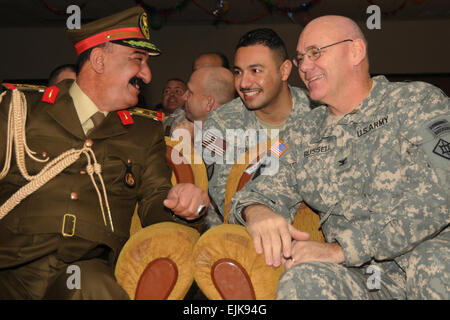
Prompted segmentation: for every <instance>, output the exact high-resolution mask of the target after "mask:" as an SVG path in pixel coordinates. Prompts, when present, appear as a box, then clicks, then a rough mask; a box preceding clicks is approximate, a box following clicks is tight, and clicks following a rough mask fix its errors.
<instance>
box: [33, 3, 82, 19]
mask: <svg viewBox="0 0 450 320" xmlns="http://www.w3.org/2000/svg"><path fill="white" fill-rule="evenodd" d="M86 3H87V1H86V2H85V3H82V4H80V5H79V7H80V9H83V8H84V6H86ZM42 4H43V5H44V6H45V7H46V8H47V9H48V10H50V11H51V12H53V13H54V14H57V15H59V16H65V15H67V13H66V8H64V9H59V8H57V7H55V6H52V5H51V4H50V3H48V1H45V0H42Z"/></svg>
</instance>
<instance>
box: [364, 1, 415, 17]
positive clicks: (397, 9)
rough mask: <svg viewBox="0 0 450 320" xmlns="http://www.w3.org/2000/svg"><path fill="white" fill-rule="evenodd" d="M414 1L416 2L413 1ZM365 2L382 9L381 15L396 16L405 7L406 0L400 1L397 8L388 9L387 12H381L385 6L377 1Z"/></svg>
mask: <svg viewBox="0 0 450 320" xmlns="http://www.w3.org/2000/svg"><path fill="white" fill-rule="evenodd" d="M414 1H415V2H418V1H417V0H414ZM419 1H420V0H419ZM367 2H368V3H370V4H371V5H378V6H379V7H380V8H381V9H382V10H381V13H382V14H383V15H385V16H391V15H394V14H396V13H397V12H399V11H400V10H402V9H403V8H404V7H405V5H406V2H407V0H402V1H401V2H400V4H399V5H398V6H396V7H394V8H392V9H389V10H386V9H384V10H383V7H385V6H383V5H381V3H377V2H378V1H373V0H367Z"/></svg>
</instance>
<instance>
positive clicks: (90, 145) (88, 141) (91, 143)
mask: <svg viewBox="0 0 450 320" xmlns="http://www.w3.org/2000/svg"><path fill="white" fill-rule="evenodd" d="M84 145H85V146H86V147H89V148H90V147H92V146H93V145H94V141H92V139H87V140H86V141H85V142H84Z"/></svg>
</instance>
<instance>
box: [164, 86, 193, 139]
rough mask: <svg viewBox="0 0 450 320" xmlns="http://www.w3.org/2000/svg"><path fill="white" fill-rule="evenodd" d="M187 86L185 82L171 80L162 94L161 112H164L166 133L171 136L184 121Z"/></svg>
mask: <svg viewBox="0 0 450 320" xmlns="http://www.w3.org/2000/svg"><path fill="white" fill-rule="evenodd" d="M186 89H187V86H186V82H185V81H184V80H181V79H178V78H171V79H169V80H167V82H166V85H165V86H164V89H163V92H162V102H161V109H160V110H161V111H162V112H164V120H163V126H164V132H165V135H166V136H170V133H171V132H172V131H173V127H174V126H175V125H177V124H178V123H180V122H182V121H183V120H184V114H185V112H184V98H183V95H184V93H185V92H186Z"/></svg>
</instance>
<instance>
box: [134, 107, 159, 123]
mask: <svg viewBox="0 0 450 320" xmlns="http://www.w3.org/2000/svg"><path fill="white" fill-rule="evenodd" d="M128 111H130V113H131V114H132V115H137V116H142V117H147V118H151V119H153V120H156V121H163V120H164V113H163V112H161V111H154V110H148V109H144V108H139V107H133V108H129V109H128Z"/></svg>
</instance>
